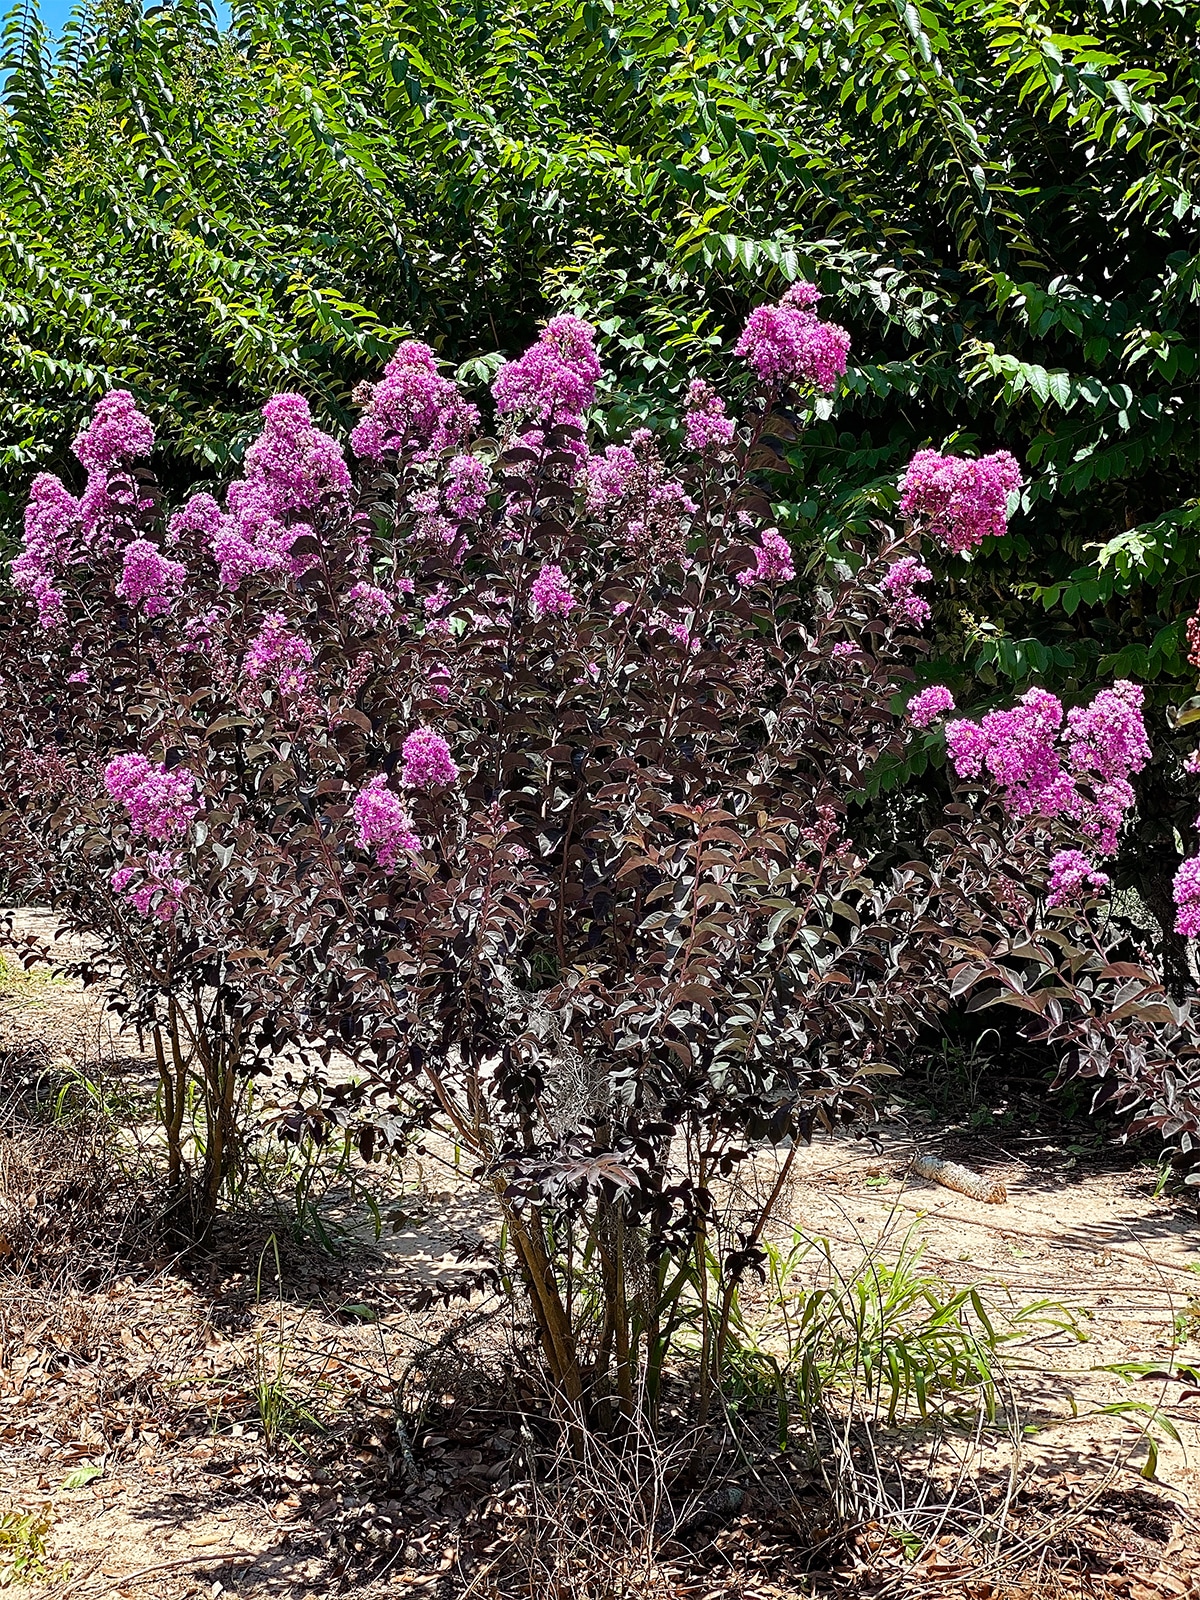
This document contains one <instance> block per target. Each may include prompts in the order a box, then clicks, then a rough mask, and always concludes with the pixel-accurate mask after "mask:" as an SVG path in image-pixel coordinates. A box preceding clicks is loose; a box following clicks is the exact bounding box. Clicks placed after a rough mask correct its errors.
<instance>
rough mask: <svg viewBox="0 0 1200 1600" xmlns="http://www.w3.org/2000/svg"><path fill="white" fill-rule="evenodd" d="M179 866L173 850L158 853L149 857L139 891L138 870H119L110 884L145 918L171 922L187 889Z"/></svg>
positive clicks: (132, 868) (126, 868) (119, 868)
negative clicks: (179, 872)
mask: <svg viewBox="0 0 1200 1600" xmlns="http://www.w3.org/2000/svg"><path fill="white" fill-rule="evenodd" d="M178 865H179V861H178V858H177V857H176V856H175V855H173V854H172V853H171V852H170V851H169V850H156V851H153V852H151V854H150V855H148V856H147V857H146V861H145V865H144V866H143V868H142V869H141V870H142V872H143V874H144V876H143V877H142V881H141V882H140V883H138V884H137V886H136V887H133V885H134V883H135V880H136V879H137V876H138V871H137V869H136V868H134V867H129V866H125V867H118V868H117V870H116V871H115V872H114V873H113V875H112V878H111V880H110V881H111V883H112V886H113V888H114V889H115V890H116V892H117V893H118V894H124V895H128V897H129V899H130V901H131V902H132V904H133V906H134V908H135V909H136V910H137V911H138V912H139V914H140V915H141V916H143V917H149V916H154V917H157V918H158V920H159V921H160V922H171V921H172V920H173V919H174V917H175V913H176V912H177V911H178V910H179V903H180V901H181V900H182V898H183V893H184V890H185V889H186V888H187V884H186V883H185V882H184V880H183V879H182V878H181V877H179V876H178V874H177V872H176V868H177V867H178Z"/></svg>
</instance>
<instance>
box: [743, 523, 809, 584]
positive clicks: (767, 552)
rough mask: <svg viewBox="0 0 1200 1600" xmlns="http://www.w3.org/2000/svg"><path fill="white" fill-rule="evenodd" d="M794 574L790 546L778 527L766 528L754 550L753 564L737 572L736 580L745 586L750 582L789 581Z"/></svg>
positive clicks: (794, 569)
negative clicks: (760, 541)
mask: <svg viewBox="0 0 1200 1600" xmlns="http://www.w3.org/2000/svg"><path fill="white" fill-rule="evenodd" d="M795 576H796V568H795V566H794V565H793V564H792V550H791V546H790V545H789V544H788V542H787V540H786V539H785V538H784V537H783V535H782V534H781V533H780V531H779V529H778V528H768V529H767V531H766V532H765V533H764V534H763V536H762V543H761V544H760V545H759V546H758V548H757V549H756V550H755V552H754V565H753V566H752V567H747V568H746V570H745V571H744V572H739V573H738V575H737V581H738V582H739V583H740V584H741V585H742V587H743V588H745V587H746V586H747V585H748V584H751V583H790V582H791V581H792V579H793V578H794V577H795Z"/></svg>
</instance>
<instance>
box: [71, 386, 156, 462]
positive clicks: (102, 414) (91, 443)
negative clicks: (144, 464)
mask: <svg viewBox="0 0 1200 1600" xmlns="http://www.w3.org/2000/svg"><path fill="white" fill-rule="evenodd" d="M153 448H154V426H153V424H152V423H151V421H150V419H149V417H146V416H143V414H142V413H141V412H140V411H139V410H138V408H137V402H136V401H135V400H134V398H133V396H132V395H131V394H130V393H129V391H128V389H113V390H112V391H111V392H110V393H108V394H106V395H105V396H104V398H103V399H102V400H101V401H99V402H98V404H97V406H96V409H95V411H94V412H93V413H92V420H91V421H90V422H89V423H88V425H87V427H86V428H84V430H83V432H82V433H80V435H79V436H78V438H77V439H76V440H75V442H74V444H73V445H72V446H71V449H72V451H73V452H74V455H75V458H76V460H78V461H79V462H80V463H81V464H82V465H83V466H84V467H86V468H87V470H88V472H89V473H100V474H103V473H107V472H109V471H110V470H111V469H112V468H113V467H115V466H126V465H128V464H129V463H130V462H132V461H139V460H141V459H142V457H144V456H148V455H149V454H150V452H151V450H153Z"/></svg>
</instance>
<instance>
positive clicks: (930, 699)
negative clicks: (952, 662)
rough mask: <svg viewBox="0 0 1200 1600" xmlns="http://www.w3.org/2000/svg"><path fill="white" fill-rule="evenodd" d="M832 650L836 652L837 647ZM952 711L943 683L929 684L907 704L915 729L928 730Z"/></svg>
mask: <svg viewBox="0 0 1200 1600" xmlns="http://www.w3.org/2000/svg"><path fill="white" fill-rule="evenodd" d="M834 649H835V652H836V649H837V646H835V647H834ZM953 710H954V696H953V695H952V694H951V693H950V691H949V689H947V688H946V685H945V684H944V683H931V684H930V685H929V687H928V689H922V690H921V692H920V694H915V695H913V697H912V699H911V700H910V701H909V702H908V715H909V720H910V721H911V722H912V723H913V725H914V727H917V728H930V727H932V726H933V724H934V723H935V722H936V721H937V720H938V718H939V717H944V716H946V715H947V713H948V712H951V711H953Z"/></svg>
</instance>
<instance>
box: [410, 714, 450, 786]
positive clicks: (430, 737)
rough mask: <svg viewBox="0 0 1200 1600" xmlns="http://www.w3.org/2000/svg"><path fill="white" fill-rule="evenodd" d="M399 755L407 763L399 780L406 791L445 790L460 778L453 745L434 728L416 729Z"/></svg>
mask: <svg viewBox="0 0 1200 1600" xmlns="http://www.w3.org/2000/svg"><path fill="white" fill-rule="evenodd" d="M400 755H401V757H402V759H403V762H404V765H403V768H402V769H401V773H400V781H401V783H402V784H403V785H404V787H405V788H406V789H442V788H446V787H448V786H449V785H450V784H452V783H454V782H455V780H456V779H457V777H458V768H457V767H456V766H455V764H454V761H453V759H452V758H451V755H450V746H449V745H448V744H447V743H446V741H445V739H443V738H442V736H441V734H440V733H435V732H434V731H433V729H432V728H416V729H415V730H414V731H413V732H412V733H410V734H409V736H408V738H407V739H405V741H404V743H403V745H402V746H401V747H400Z"/></svg>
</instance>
